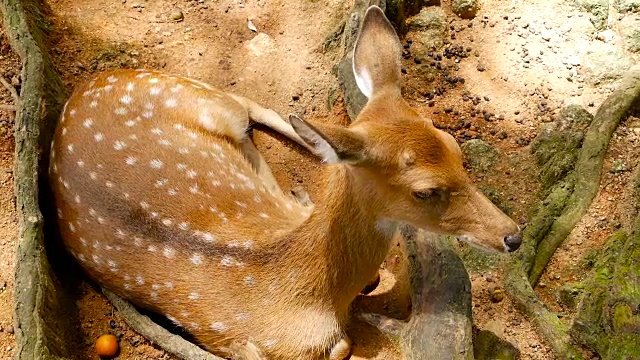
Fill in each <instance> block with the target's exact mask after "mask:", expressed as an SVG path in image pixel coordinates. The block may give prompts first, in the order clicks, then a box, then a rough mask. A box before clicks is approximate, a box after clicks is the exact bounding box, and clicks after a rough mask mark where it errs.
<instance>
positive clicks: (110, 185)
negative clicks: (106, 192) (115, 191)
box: [104, 181, 114, 188]
mask: <svg viewBox="0 0 640 360" xmlns="http://www.w3.org/2000/svg"><path fill="white" fill-rule="evenodd" d="M104 184H105V185H106V187H108V188H112V187H113V186H114V185H113V183H112V182H111V181H107V182H105V183H104Z"/></svg>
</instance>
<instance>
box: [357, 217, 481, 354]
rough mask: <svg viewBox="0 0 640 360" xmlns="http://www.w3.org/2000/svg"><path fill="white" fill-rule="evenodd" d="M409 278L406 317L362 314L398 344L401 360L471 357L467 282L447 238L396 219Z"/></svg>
mask: <svg viewBox="0 0 640 360" xmlns="http://www.w3.org/2000/svg"><path fill="white" fill-rule="evenodd" d="M399 230H400V231H399V232H400V235H401V236H402V238H403V239H404V242H405V243H406V248H407V255H408V259H409V276H410V281H411V304H412V309H411V317H410V318H409V321H407V322H404V321H400V320H396V319H391V318H388V317H386V316H383V315H378V314H361V315H360V316H361V317H362V318H363V319H364V320H365V321H367V322H368V323H370V324H372V325H374V326H376V327H378V328H379V329H380V330H381V331H382V332H384V333H386V334H387V335H389V336H390V337H391V338H392V339H393V340H394V342H397V343H399V344H400V346H401V349H402V352H403V355H404V358H405V359H411V360H413V359H415V360H418V359H456V360H471V359H473V358H474V357H473V342H472V337H473V334H472V320H471V281H470V280H469V275H468V274H467V270H466V269H465V267H464V264H463V262H462V260H461V259H460V257H459V256H458V254H457V253H456V251H455V250H454V249H453V247H452V246H451V244H450V243H449V242H448V239H447V238H446V237H443V236H436V235H433V234H428V233H426V232H424V231H422V230H418V229H416V228H415V227H413V226H410V225H405V224H401V225H400V226H399Z"/></svg>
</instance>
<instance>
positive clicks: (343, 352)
mask: <svg viewBox="0 0 640 360" xmlns="http://www.w3.org/2000/svg"><path fill="white" fill-rule="evenodd" d="M350 357H351V339H349V338H348V337H346V336H345V337H343V338H342V339H340V341H338V342H337V343H336V344H335V345H334V346H333V348H332V349H331V353H330V354H329V359H330V360H345V359H348V358H350Z"/></svg>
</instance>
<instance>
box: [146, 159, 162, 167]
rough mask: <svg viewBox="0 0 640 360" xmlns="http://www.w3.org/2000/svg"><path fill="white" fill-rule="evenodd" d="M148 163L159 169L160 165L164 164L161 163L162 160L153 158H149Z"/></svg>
mask: <svg viewBox="0 0 640 360" xmlns="http://www.w3.org/2000/svg"><path fill="white" fill-rule="evenodd" d="M149 165H150V166H151V167H152V168H154V169H160V168H161V167H162V165H164V164H163V163H162V161H161V160H159V159H154V160H151V161H150V162H149Z"/></svg>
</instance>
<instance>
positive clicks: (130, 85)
mask: <svg viewBox="0 0 640 360" xmlns="http://www.w3.org/2000/svg"><path fill="white" fill-rule="evenodd" d="M133 89H135V85H134V84H133V83H132V82H130V83H128V84H127V91H133Z"/></svg>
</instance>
